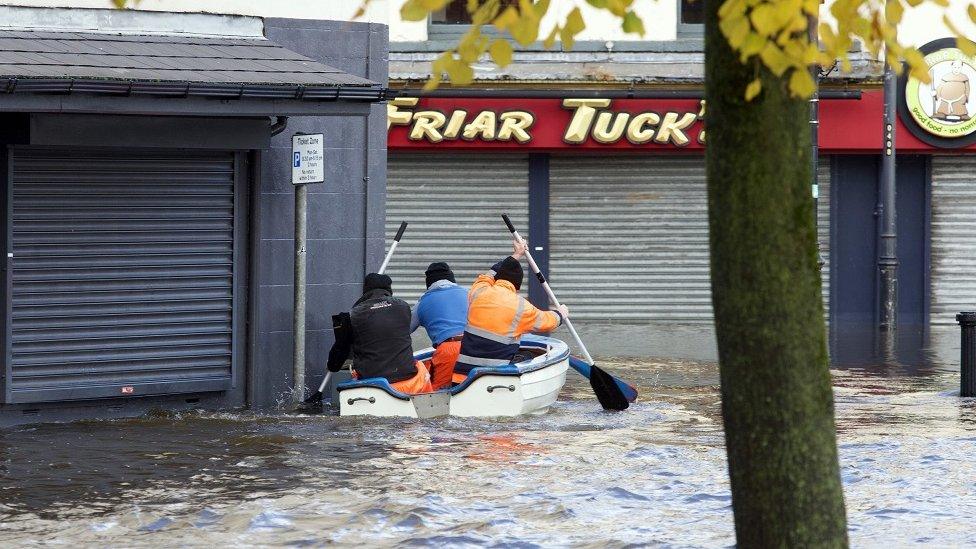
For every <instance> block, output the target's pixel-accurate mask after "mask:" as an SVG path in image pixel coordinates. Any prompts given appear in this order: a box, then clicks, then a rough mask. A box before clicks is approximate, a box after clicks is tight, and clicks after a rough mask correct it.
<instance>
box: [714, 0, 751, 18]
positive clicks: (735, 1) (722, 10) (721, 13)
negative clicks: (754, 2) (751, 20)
mask: <svg viewBox="0 0 976 549" xmlns="http://www.w3.org/2000/svg"><path fill="white" fill-rule="evenodd" d="M745 12H746V1H745V0H725V2H723V3H722V5H721V6H719V8H718V17H719V19H725V18H726V17H729V16H732V15H740V14H745Z"/></svg>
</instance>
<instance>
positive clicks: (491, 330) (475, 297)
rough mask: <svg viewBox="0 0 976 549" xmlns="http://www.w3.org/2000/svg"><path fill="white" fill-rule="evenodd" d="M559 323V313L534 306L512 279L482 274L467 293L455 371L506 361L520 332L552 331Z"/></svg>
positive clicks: (510, 358)
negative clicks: (466, 304)
mask: <svg viewBox="0 0 976 549" xmlns="http://www.w3.org/2000/svg"><path fill="white" fill-rule="evenodd" d="M561 323H562V316H561V315H560V314H559V313H557V312H555V311H541V310H539V309H537V308H536V307H535V306H534V305H532V304H531V303H529V302H528V300H526V299H525V298H524V297H522V296H520V295H518V293H517V292H516V291H515V286H513V285H512V283H511V282H508V281H507V280H495V277H494V272H491V273H490V274H483V275H481V276H479V277H478V279H477V280H475V282H474V284H473V285H472V286H471V291H470V292H468V325H467V326H466V327H465V328H464V336H463V337H462V338H461V354H460V356H458V361H457V365H456V366H455V367H454V371H455V372H456V373H461V374H467V373H468V372H469V371H471V369H472V368H477V367H479V366H501V365H504V364H509V363H511V361H512V359H513V358H514V357H515V353H517V352H518V350H519V341H520V340H521V338H522V335H523V334H527V333H530V332H551V331H553V330H555V329H556V328H557V327H558V326H559V325H560V324H561Z"/></svg>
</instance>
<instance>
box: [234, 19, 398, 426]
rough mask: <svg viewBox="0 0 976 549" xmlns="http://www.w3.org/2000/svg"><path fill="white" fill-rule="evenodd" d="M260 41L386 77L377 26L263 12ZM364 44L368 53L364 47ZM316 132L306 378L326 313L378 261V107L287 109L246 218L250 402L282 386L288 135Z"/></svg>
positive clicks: (290, 197)
mask: <svg viewBox="0 0 976 549" xmlns="http://www.w3.org/2000/svg"><path fill="white" fill-rule="evenodd" d="M265 35H266V36H267V38H268V39H270V40H272V41H274V42H276V43H278V44H280V45H282V46H284V47H286V48H289V49H291V50H293V51H296V52H298V53H301V54H302V55H305V56H307V57H309V58H311V59H314V60H316V61H318V62H320V63H324V64H327V65H329V66H332V67H335V68H337V69H339V70H342V71H345V72H347V73H349V74H352V75H355V76H360V77H363V78H367V79H369V80H372V81H374V82H379V83H381V84H384V85H385V84H386V82H387V50H388V38H387V36H388V31H387V27H386V26H385V25H380V24H371V23H349V22H332V21H310V20H294V19H266V20H265ZM365 52H369V55H368V57H367V56H366V55H364V53H365ZM295 132H307V133H319V132H321V133H324V134H325V147H326V158H327V166H328V169H327V171H326V182H325V183H324V184H322V185H313V186H312V187H310V188H309V193H308V202H309V204H308V208H309V214H308V255H307V262H308V286H307V293H308V304H307V309H308V317H307V321H306V322H307V324H306V329H307V334H306V341H307V347H306V357H307V368H306V380H307V383H308V386H309V387H310V388H311V390H314V388H315V387H317V386H318V384H319V382H321V380H322V375H323V373H324V368H325V363H326V359H327V357H328V352H329V348H330V346H331V345H332V341H333V339H332V320H331V315H333V314H335V313H339V312H341V311H343V310H348V308H349V307H350V306H351V305H352V303H353V302H354V301H355V300H356V298H357V297H359V295H360V293H361V292H360V290H361V288H362V280H363V276H364V275H365V274H366V273H367V272H370V271H373V270H376V269H377V268H379V264H380V263H381V262H382V259H383V252H384V236H383V225H384V220H385V213H384V211H385V205H384V199H385V193H386V106H385V105H383V104H374V105H371V106H370V107H369V115H368V117H364V116H359V115H349V116H330V117H312V116H307V117H306V116H303V117H293V118H291V119H290V120H289V122H288V128H287V129H286V130H285V131H284V132H282V133H281V134H280V135H278V136H277V137H275V138H273V139H272V142H271V148H270V150H268V151H266V152H265V153H264V154H263V156H264V162H263V166H264V169H263V172H262V174H261V175H262V176H261V178H260V183H259V188H258V189H256V190H255V193H253V194H252V196H253V197H254V199H255V201H256V204H255V205H254V207H253V208H252V212H253V215H254V216H255V217H254V219H253V221H252V225H251V230H252V237H251V238H252V240H253V241H254V244H255V246H254V247H252V250H253V255H254V256H253V258H252V265H253V267H252V273H253V276H254V280H253V281H252V283H253V285H254V289H253V292H252V299H253V302H252V303H251V309H252V315H253V316H252V318H253V326H252V329H251V346H250V350H251V358H250V370H251V371H250V374H251V375H250V382H249V390H248V393H249V394H248V400H249V403H250V404H251V405H252V406H254V407H258V408H261V407H269V406H274V405H276V404H277V403H279V402H282V401H283V400H284V397H285V395H286V393H287V391H288V390H289V388H290V387H291V379H292V375H291V362H292V360H291V357H292V345H293V341H294V337H293V333H292V300H293V296H294V287H293V285H292V276H293V275H292V273H293V267H294V240H293V233H294V218H295V216H294V203H295V194H294V189H293V188H292V186H291V182H290V174H291V172H290V170H291V168H290V159H291V154H290V153H291V136H292V134H294V133H295Z"/></svg>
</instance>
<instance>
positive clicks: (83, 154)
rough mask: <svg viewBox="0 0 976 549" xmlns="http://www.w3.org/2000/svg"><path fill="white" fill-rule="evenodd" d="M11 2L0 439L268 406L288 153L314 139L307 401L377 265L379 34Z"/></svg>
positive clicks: (2, 70) (5, 66)
mask: <svg viewBox="0 0 976 549" xmlns="http://www.w3.org/2000/svg"><path fill="white" fill-rule="evenodd" d="M20 4H33V5H28V6H23V5H18V6H0V22H2V23H0V24H2V25H3V28H0V42H2V44H0V82H2V83H3V84H2V86H3V91H2V92H0V117H2V118H3V122H4V124H3V131H2V132H0V133H2V136H3V137H2V138H3V143H4V148H3V149H0V163H2V164H3V167H4V169H3V170H2V171H0V180H2V186H3V189H4V192H3V193H0V196H2V199H0V203H2V204H3V207H2V208H0V211H2V212H3V217H2V219H3V222H2V223H0V234H2V235H3V238H0V246H2V247H3V257H4V258H5V260H4V262H3V264H2V266H3V269H2V271H0V275H2V276H0V278H2V281H3V284H2V285H0V303H3V304H4V311H3V312H2V314H0V327H2V330H0V343H2V348H3V357H4V360H3V364H4V369H3V375H0V423H3V424H9V423H18V422H31V421H50V420H62V419H70V418H82V417H83V418H88V417H111V416H118V415H132V414H139V413H144V412H145V411H147V410H150V409H167V410H180V409H188V408H212V409H217V408H220V409H228V408H240V407H245V406H251V407H256V408H260V407H269V406H275V405H276V404H279V403H281V402H286V401H287V399H286V397H287V395H288V393H289V392H290V390H291V387H292V375H291V373H292V358H291V357H292V352H291V349H292V344H293V333H292V300H293V294H294V288H293V286H292V270H293V263H294V259H293V258H294V255H293V254H294V242H293V234H294V229H293V225H294V223H293V221H294V211H295V205H294V204H295V200H294V191H293V187H292V184H291V180H290V176H291V162H292V158H291V156H292V151H291V137H292V135H293V134H295V133H322V134H324V140H325V157H326V163H327V166H328V168H327V170H326V178H325V179H326V181H325V183H324V184H321V185H317V186H314V187H312V188H310V189H309V201H308V202H309V222H308V235H309V237H308V265H309V269H308V272H309V275H308V309H309V315H308V319H307V324H308V332H307V340H308V352H307V376H306V377H307V380H308V384H309V385H313V384H317V382H318V380H320V379H321V376H322V374H323V372H322V365H323V364H325V361H326V360H325V357H326V354H327V352H328V348H329V345H330V344H331V340H332V339H331V338H332V334H331V331H332V330H331V322H330V315H331V314H334V313H336V312H338V311H340V310H342V309H344V308H347V307H348V306H349V304H350V303H351V302H352V301H354V299H355V298H356V297H357V296H358V295H359V293H360V289H361V284H362V278H363V275H364V274H365V273H366V272H368V271H371V270H375V268H376V265H378V264H379V261H380V260H381V259H382V253H383V234H382V219H383V191H384V187H385V173H386V168H385V166H386V149H385V143H386V137H385V129H384V125H383V124H384V121H385V116H386V113H385V108H384V106H383V105H382V104H381V103H380V102H381V101H382V100H383V98H384V93H385V84H386V71H387V61H386V49H387V29H386V26H385V25H383V24H379V23H369V22H350V21H348V20H346V21H342V20H321V19H295V18H284V17H275V16H276V15H294V14H292V13H277V12H275V11H274V10H273V9H269V10H268V11H266V12H260V11H257V12H254V11H249V10H252V9H258V7H257V6H256V5H257V4H258V3H255V2H251V3H246V2H245V3H239V4H241V5H242V6H238V8H241V7H243V8H246V9H238V10H237V11H234V10H233V6H231V4H233V3H232V2H224V3H222V6H223V7H224V8H227V12H226V13H223V14H201V13H179V12H178V11H179V10H176V11H153V9H154V8H155V9H156V10H158V9H164V8H166V7H167V3H157V2H149V1H147V2H143V3H141V4H140V5H139V8H140V10H136V11H132V10H129V11H118V10H109V9H94V8H95V7H96V6H95V5H96V4H102V3H92V4H93V8H92V9H68V8H65V7H61V5H63V4H68V3H58V2H33V3H30V2H23V3H20ZM70 4H73V5H76V4H78V3H76V2H72V3H70ZM172 4H179V3H172ZM172 4H170V5H169V7H174V6H173V5H172ZM183 4H185V6H184V7H189V6H190V4H193V5H196V3H183ZM317 4H319V5H320V7H319V9H324V8H322V7H321V5H322V4H331V7H332V8H336V7H337V6H340V5H341V4H345V3H337V2H325V3H317ZM38 6H49V7H38ZM97 7H101V6H97ZM175 7H176V8H178V7H179V6H175ZM212 7H216V6H212ZM241 13H245V14H248V15H241ZM330 13H331V12H330ZM321 15H322V16H327V15H328V14H326V13H322V14H321ZM347 18H348V16H347ZM337 258H342V260H341V261H340V260H338V259H337Z"/></svg>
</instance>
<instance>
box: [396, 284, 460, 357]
mask: <svg viewBox="0 0 976 549" xmlns="http://www.w3.org/2000/svg"><path fill="white" fill-rule="evenodd" d="M467 323H468V291H467V290H465V289H464V288H462V287H460V286H458V285H457V284H455V283H453V282H451V281H450V280H438V281H437V282H434V283H433V284H431V285H430V287H429V288H428V289H427V291H426V292H425V293H424V295H422V296H420V299H419V300H417V304H416V305H415V306H414V307H413V311H412V314H411V318H410V332H411V333H413V332H414V331H416V330H417V328H419V327H421V326H423V327H424V329H425V330H427V336H428V337H430V341H431V342H432V343H433V344H434V345H439V344H440V343H441V342H443V341H444V340H446V339H449V338H452V337H454V336H459V335H461V334H462V333H464V327H465V326H466V325H467Z"/></svg>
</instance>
